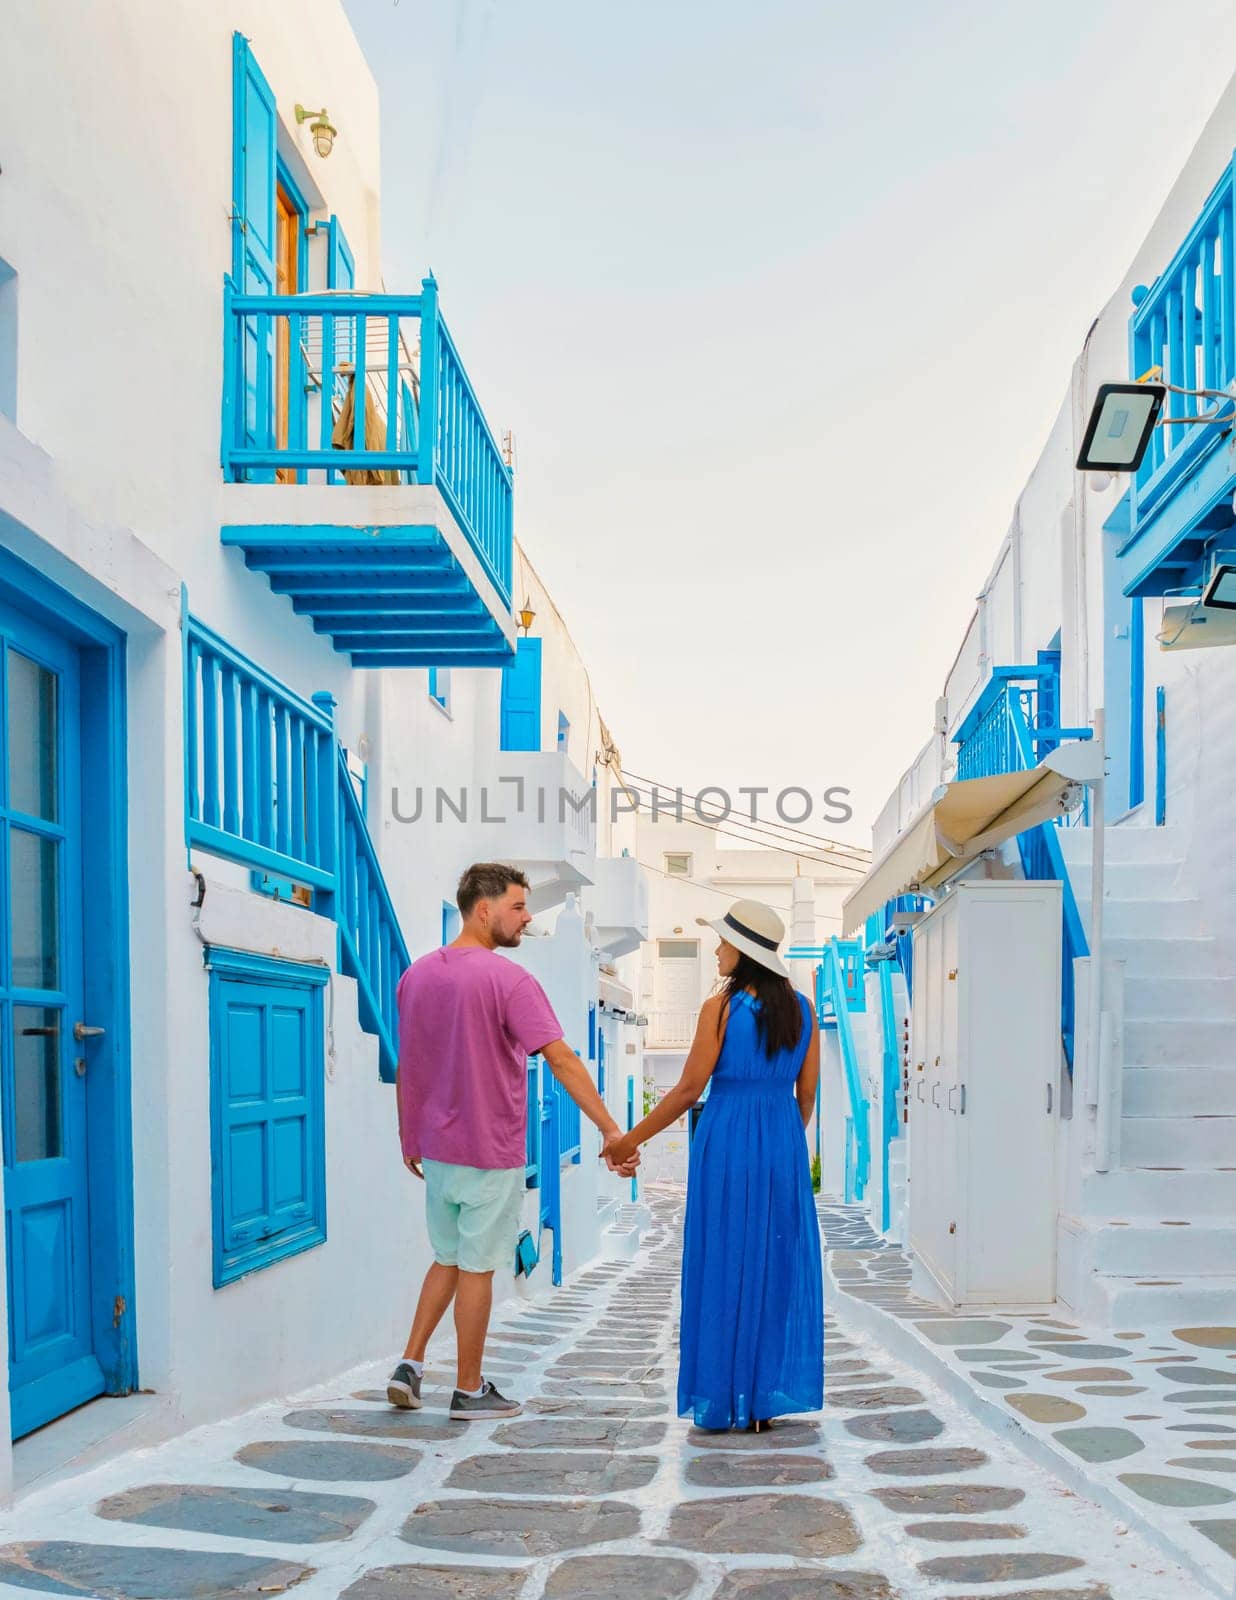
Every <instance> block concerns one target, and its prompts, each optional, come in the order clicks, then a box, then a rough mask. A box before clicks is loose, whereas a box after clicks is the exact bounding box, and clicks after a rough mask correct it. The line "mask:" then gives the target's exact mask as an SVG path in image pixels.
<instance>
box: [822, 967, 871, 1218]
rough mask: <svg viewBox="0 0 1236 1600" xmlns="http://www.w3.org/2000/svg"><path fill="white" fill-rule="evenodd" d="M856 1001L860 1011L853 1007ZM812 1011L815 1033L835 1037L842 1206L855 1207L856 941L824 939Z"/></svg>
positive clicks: (859, 1101) (867, 1166) (862, 1155)
mask: <svg viewBox="0 0 1236 1600" xmlns="http://www.w3.org/2000/svg"><path fill="white" fill-rule="evenodd" d="M860 997H861V999H862V1003H861V1005H860V1004H859V1003H858V1001H859V998H860ZM816 1002H817V1005H816V1011H817V1018H818V1020H819V1024H820V1027H821V1028H826V1027H833V1028H835V1029H836V1031H837V1047H838V1050H839V1051H840V1054H841V1071H842V1077H843V1080H844V1082H845V1088H846V1099H847V1102H848V1110H847V1115H846V1119H845V1200H846V1203H847V1204H851V1203H853V1202H855V1201H860V1200H862V1199H863V1197H864V1196H865V1195H866V1193H867V1182H868V1179H869V1176H870V1171H871V1134H870V1113H869V1106H868V1102H867V1098H866V1096H865V1095H864V1094H863V1084H862V1074H861V1071H860V1069H859V1064H858V1052H857V1050H856V1048H855V1044H854V1030H853V1028H852V1027H851V1025H850V1014H851V1013H852V1012H856V1011H861V1010H865V1009H866V1004H867V1002H866V996H865V993H864V985H863V959H862V943H861V941H859V940H857V939H830V940H829V941H828V943H827V944H825V945H824V946H823V950H822V959H821V962H820V965H819V967H818V968H817V977H816Z"/></svg>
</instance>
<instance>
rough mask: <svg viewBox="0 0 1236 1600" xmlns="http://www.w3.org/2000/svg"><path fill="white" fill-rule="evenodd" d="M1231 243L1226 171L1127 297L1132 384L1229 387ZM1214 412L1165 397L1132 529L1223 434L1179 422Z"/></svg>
mask: <svg viewBox="0 0 1236 1600" xmlns="http://www.w3.org/2000/svg"><path fill="white" fill-rule="evenodd" d="M1234 237H1236V168H1234V167H1233V166H1229V167H1228V168H1227V169H1226V171H1225V172H1224V174H1223V177H1222V179H1221V180H1220V181H1219V183H1218V184H1217V185H1216V187H1215V189H1214V191H1213V192H1212V194H1211V195H1210V198H1209V199H1208V200H1207V202H1206V204H1205V206H1204V207H1203V208H1202V211H1201V214H1200V215H1199V217H1198V218H1197V220H1196V222H1194V224H1193V226H1192V228H1190V230H1189V232H1188V234H1187V235H1186V237H1185V239H1184V241H1183V243H1182V244H1181V246H1180V248H1179V249H1178V250H1177V252H1176V254H1175V255H1174V256H1173V257H1172V259H1171V261H1169V262H1168V264H1167V266H1166V267H1165V268H1164V270H1163V272H1162V273H1161V274H1160V275H1159V277H1157V278H1156V279H1155V281H1154V283H1153V284H1151V286H1150V287H1149V288H1148V289H1147V288H1145V287H1141V288H1138V289H1136V290H1134V293H1133V299H1134V304H1135V307H1136V309H1135V311H1134V313H1133V316H1132V318H1131V319H1130V323H1129V361H1130V368H1131V371H1130V376H1131V377H1133V378H1140V377H1144V376H1145V375H1146V374H1147V373H1148V372H1150V371H1152V370H1153V369H1154V368H1156V367H1157V368H1159V369H1160V370H1161V372H1162V376H1163V379H1164V380H1165V381H1166V382H1167V383H1169V384H1172V385H1174V386H1175V388H1177V389H1210V390H1226V389H1227V388H1228V386H1229V385H1230V384H1231V383H1232V382H1233V381H1234V380H1236V258H1234V254H1233V240H1234ZM1224 404H1225V403H1224V402H1220V405H1224ZM1214 405H1215V402H1214V401H1213V400H1205V399H1203V398H1200V397H1197V396H1191V395H1186V394H1175V393H1172V392H1171V391H1170V390H1169V392H1168V395H1167V399H1166V402H1165V404H1164V408H1163V423H1162V425H1161V426H1160V427H1158V428H1156V429H1155V430H1154V434H1153V436H1152V438H1151V442H1150V448H1149V449H1148V450H1147V452H1146V456H1145V459H1144V461H1143V462H1142V465H1141V467H1140V469H1139V470H1138V472H1137V474H1136V476H1135V478H1134V481H1133V484H1132V489H1131V506H1130V511H1131V522H1132V527H1133V529H1136V528H1137V527H1138V524H1139V523H1140V522H1142V521H1143V520H1144V519H1145V518H1146V517H1147V516H1149V515H1150V514H1151V513H1152V512H1153V511H1154V509H1155V508H1156V507H1157V506H1158V505H1159V504H1161V503H1162V501H1163V500H1164V498H1165V497H1166V496H1167V495H1168V494H1169V493H1170V492H1171V490H1172V488H1173V486H1174V485H1176V484H1178V483H1179V482H1180V481H1181V480H1182V478H1183V477H1184V476H1185V475H1186V474H1187V473H1188V472H1189V471H1190V470H1191V469H1192V468H1193V467H1194V466H1196V464H1197V463H1198V462H1199V461H1200V460H1201V458H1202V457H1203V456H1205V455H1208V454H1209V452H1210V451H1211V450H1212V449H1214V448H1215V447H1217V446H1218V444H1219V443H1220V441H1221V438H1222V436H1223V432H1224V430H1223V429H1221V428H1215V427H1210V426H1207V425H1206V424H1204V423H1197V422H1190V421H1187V420H1185V419H1187V418H1191V417H1196V416H1199V415H1204V414H1206V413H1207V412H1209V411H1212V410H1213V409H1214ZM1227 409H1231V408H1230V406H1228V407H1227Z"/></svg>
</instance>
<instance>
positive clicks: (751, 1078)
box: [610, 900, 824, 1431]
mask: <svg viewBox="0 0 1236 1600" xmlns="http://www.w3.org/2000/svg"><path fill="white" fill-rule="evenodd" d="M696 921H697V922H699V923H701V924H702V925H703V926H705V927H710V928H713V929H714V930H715V931H716V932H717V934H718V935H719V936H720V939H721V943H720V945H719V947H718V949H717V969H718V972H719V973H720V978H721V984H720V989H719V992H718V993H717V994H715V995H713V996H712V997H711V998H709V999H708V1000H706V1001H705V1002H704V1004H703V1006H702V1007H701V1009H700V1017H699V1024H698V1026H697V1028H696V1032H695V1040H694V1042H693V1044H692V1046H691V1050H690V1053H689V1054H688V1056H687V1060H686V1063H685V1065H684V1066H683V1070H682V1077H681V1078H680V1079H679V1081H678V1083H677V1084H676V1085H675V1087H674V1088H673V1089H671V1090H670V1091H669V1092H668V1094H666V1095H665V1096H664V1097H663V1098H662V1099H661V1101H660V1103H659V1104H658V1105H657V1106H656V1107H655V1108H654V1109H653V1111H652V1112H651V1113H650V1114H649V1115H648V1116H646V1117H645V1118H644V1120H643V1121H642V1122H641V1123H639V1124H638V1126H637V1127H635V1128H633V1129H632V1130H631V1132H630V1133H628V1134H627V1135H626V1136H625V1138H624V1139H623V1140H622V1141H621V1142H620V1144H619V1145H617V1146H616V1147H614V1148H612V1149H611V1151H610V1155H611V1157H612V1159H613V1160H614V1161H616V1162H620V1163H621V1162H625V1161H627V1160H629V1159H630V1157H631V1156H632V1155H633V1154H634V1153H635V1151H636V1150H637V1149H638V1147H639V1146H640V1145H641V1144H643V1143H644V1142H645V1141H646V1140H648V1139H651V1138H652V1137H653V1136H654V1135H655V1134H657V1133H660V1132H661V1130H662V1129H663V1128H667V1127H668V1126H669V1125H670V1123H672V1122H675V1121H676V1120H677V1119H678V1118H679V1117H681V1116H683V1115H684V1113H689V1112H690V1110H691V1107H692V1106H694V1105H695V1104H696V1103H697V1102H698V1101H699V1099H700V1097H701V1096H702V1095H703V1093H704V1091H705V1089H706V1088H707V1089H708V1098H707V1101H706V1103H705V1105H704V1108H703V1110H702V1112H701V1113H700V1118H699V1122H698V1125H697V1127H696V1130H695V1136H694V1139H693V1140H692V1143H691V1162H690V1167H689V1169H688V1176H687V1216H686V1228H685V1237H684V1240H683V1255H682V1330H681V1339H680V1343H681V1353H680V1365H679V1373H678V1411H679V1414H680V1415H681V1416H694V1418H695V1422H696V1426H697V1427H700V1428H709V1429H718V1430H724V1429H728V1428H754V1429H755V1430H757V1431H758V1430H760V1429H762V1428H764V1427H766V1426H767V1425H768V1424H769V1422H770V1421H771V1420H772V1419H773V1418H774V1417H778V1416H787V1415H790V1414H793V1413H800V1412H804V1411H816V1410H819V1408H820V1407H821V1406H822V1405H823V1403H824V1307H823V1279H822V1273H821V1264H820V1232H819V1223H818V1221H817V1218H816V1211H815V1200H814V1196H813V1194H812V1189H811V1169H810V1165H809V1162H808V1159H807V1142H806V1139H805V1137H804V1130H805V1129H806V1126H807V1124H808V1122H809V1121H810V1119H811V1115H812V1113H813V1111H814V1109H815V1091H816V1084H817V1082H818V1080H819V1075H820V1039H819V1033H818V1030H817V1028H816V1025H815V1015H814V1012H813V1009H812V1007H811V1005H810V1004H809V1002H808V1001H807V999H806V998H805V997H804V996H803V995H801V994H799V993H798V992H797V990H795V989H794V987H793V985H792V984H791V982H790V976H789V973H788V972H787V971H786V969H785V967H784V966H783V965H782V963H781V961H780V960H779V959H778V957H777V947H778V946H779V945H780V943H781V941H782V939H783V938H784V936H785V928H784V925H783V923H782V921H781V919H780V917H778V916H777V914H776V912H774V911H773V910H772V909H771V908H770V907H768V906H766V905H762V904H761V903H760V902H759V901H758V900H737V901H735V902H734V904H733V905H732V906H731V907H730V909H729V911H728V912H727V913H726V914H725V916H724V917H718V918H717V919H715V920H709V919H708V918H705V917H697V918H696Z"/></svg>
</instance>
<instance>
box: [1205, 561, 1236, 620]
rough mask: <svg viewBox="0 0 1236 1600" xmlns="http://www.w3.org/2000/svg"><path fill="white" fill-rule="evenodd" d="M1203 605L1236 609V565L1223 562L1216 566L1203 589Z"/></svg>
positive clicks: (1225, 609) (1221, 608) (1221, 609)
mask: <svg viewBox="0 0 1236 1600" xmlns="http://www.w3.org/2000/svg"><path fill="white" fill-rule="evenodd" d="M1202 605H1203V606H1213V607H1215V608H1216V609H1217V610H1219V611H1236V566H1229V565H1227V564H1222V565H1220V566H1217V567H1216V568H1215V570H1214V572H1213V573H1211V575H1210V581H1209V582H1208V583H1207V585H1206V587H1205V588H1204V589H1203V590H1202Z"/></svg>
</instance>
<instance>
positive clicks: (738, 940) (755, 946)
mask: <svg viewBox="0 0 1236 1600" xmlns="http://www.w3.org/2000/svg"><path fill="white" fill-rule="evenodd" d="M695 920H696V922H698V923H699V925H700V927H701V928H711V929H712V930H713V932H714V933H715V934H717V935H718V937H720V938H722V939H724V940H725V942H726V943H727V944H732V945H733V946H734V948H735V950H741V951H742V953H743V955H745V956H750V957H751V959H752V961H758V962H759V964H760V965H761V966H762V967H767V968H768V970H769V971H770V972H775V973H776V974H777V976H778V977H780V978H788V977H789V976H790V974H789V970H788V968H787V967H786V966H785V963H784V962H782V961H780V960H778V958H777V946H778V945H779V944H780V943H781V941H782V939H784V938H785V923H784V922H782V920H781V918H780V917H779V916H778V915H777V913H776V912H775V911H774V910H773V908H772V907H771V906H766V905H764V903H763V902H762V901H760V900H735V902H734V904H733V905H732V906H731V907H730V909H729V910H728V911H727V912H726V913H725V915H724V916H723V917H696V919H695Z"/></svg>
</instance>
